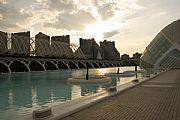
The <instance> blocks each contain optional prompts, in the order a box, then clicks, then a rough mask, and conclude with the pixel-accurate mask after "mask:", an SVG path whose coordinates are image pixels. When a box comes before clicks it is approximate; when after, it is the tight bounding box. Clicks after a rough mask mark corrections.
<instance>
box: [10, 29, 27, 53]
mask: <svg viewBox="0 0 180 120" xmlns="http://www.w3.org/2000/svg"><path fill="white" fill-rule="evenodd" d="M11 54H12V55H20V56H29V55H30V31H28V32H19V33H12V34H11Z"/></svg>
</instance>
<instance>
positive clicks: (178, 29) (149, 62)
mask: <svg viewBox="0 0 180 120" xmlns="http://www.w3.org/2000/svg"><path fill="white" fill-rule="evenodd" d="M140 66H141V67H142V68H154V69H162V68H164V69H169V68H180V19H179V20H177V21H174V22H173V23H171V24H169V25H167V26H166V27H165V28H164V29H162V30H161V31H160V32H159V33H158V34H157V36H156V37H155V38H154V39H153V40H152V42H151V43H150V44H149V45H148V46H147V47H146V49H145V51H144V53H143V54H142V57H141V61H140Z"/></svg>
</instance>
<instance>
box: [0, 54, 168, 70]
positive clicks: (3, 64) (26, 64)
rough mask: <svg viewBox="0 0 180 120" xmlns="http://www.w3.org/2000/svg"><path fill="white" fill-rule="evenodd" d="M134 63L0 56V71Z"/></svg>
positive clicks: (77, 67)
mask: <svg viewBox="0 0 180 120" xmlns="http://www.w3.org/2000/svg"><path fill="white" fill-rule="evenodd" d="M164 62H166V61H164ZM135 63H138V61H137V60H132V59H131V60H129V61H107V60H87V59H84V60H83V59H50V58H49V59H48V58H39V57H31V58H25V57H22V58H21V57H0V73H8V72H9V73H11V72H28V71H46V70H59V69H84V68H86V67H88V68H105V67H115V66H116V67H120V66H125V65H135Z"/></svg>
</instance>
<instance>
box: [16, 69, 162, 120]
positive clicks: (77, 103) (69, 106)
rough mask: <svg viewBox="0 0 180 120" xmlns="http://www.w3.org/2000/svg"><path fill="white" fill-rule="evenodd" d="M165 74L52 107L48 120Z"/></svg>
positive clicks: (27, 119)
mask: <svg viewBox="0 0 180 120" xmlns="http://www.w3.org/2000/svg"><path fill="white" fill-rule="evenodd" d="M164 72H166V71H163V72H159V73H157V74H151V75H150V77H143V78H139V82H127V83H125V84H122V85H119V86H116V89H117V92H108V91H106V90H104V91H101V92H98V93H95V94H92V95H88V96H83V97H81V98H78V99H75V100H72V101H67V102H66V103H62V104H60V105H56V106H53V107H51V110H52V114H53V116H52V117H50V118H47V119H46V120H59V119H61V118H64V117H67V116H69V115H71V114H73V113H76V112H78V111H81V110H83V109H85V108H88V107H90V106H92V105H95V104H97V103H99V102H101V101H103V100H105V99H108V98H110V97H112V96H115V95H117V94H120V93H122V92H124V91H126V90H128V89H130V88H132V87H135V86H137V85H139V84H141V83H143V82H145V81H147V80H150V79H152V78H154V77H156V76H159V75H160V74H162V73H164ZM62 109H64V110H62ZM16 120H34V119H33V117H32V114H28V115H26V116H22V117H20V118H17V119H16Z"/></svg>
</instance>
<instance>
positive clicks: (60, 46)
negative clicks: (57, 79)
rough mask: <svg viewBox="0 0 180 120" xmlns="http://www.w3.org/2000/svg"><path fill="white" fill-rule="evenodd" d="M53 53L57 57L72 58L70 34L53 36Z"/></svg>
mask: <svg viewBox="0 0 180 120" xmlns="http://www.w3.org/2000/svg"><path fill="white" fill-rule="evenodd" d="M51 54H52V55H53V56H55V57H63V58H71V57H72V55H73V51H72V50H71V48H70V35H66V36H52V37H51Z"/></svg>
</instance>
